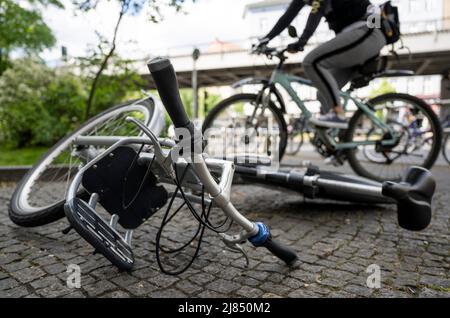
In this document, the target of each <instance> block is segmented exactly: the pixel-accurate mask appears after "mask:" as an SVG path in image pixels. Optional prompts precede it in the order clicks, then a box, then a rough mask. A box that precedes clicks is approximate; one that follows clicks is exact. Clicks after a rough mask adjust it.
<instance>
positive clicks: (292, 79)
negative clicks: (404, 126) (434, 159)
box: [263, 62, 397, 150]
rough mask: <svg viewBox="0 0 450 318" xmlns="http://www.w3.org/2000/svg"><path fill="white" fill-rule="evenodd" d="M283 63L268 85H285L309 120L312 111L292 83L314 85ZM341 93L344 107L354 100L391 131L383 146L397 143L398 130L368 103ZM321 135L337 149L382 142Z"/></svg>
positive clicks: (373, 118) (329, 144) (385, 129)
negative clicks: (381, 118)
mask: <svg viewBox="0 0 450 318" xmlns="http://www.w3.org/2000/svg"><path fill="white" fill-rule="evenodd" d="M282 65H283V63H282V62H280V64H279V65H278V67H277V68H276V69H275V70H274V71H273V73H272V75H271V77H270V80H269V83H268V86H269V87H273V88H272V89H273V90H276V88H275V86H276V84H279V85H280V86H281V87H283V88H284V89H285V90H286V92H287V93H288V94H289V96H290V97H291V98H292V100H293V101H294V103H295V104H296V105H297V107H298V108H299V109H300V110H301V112H302V114H303V116H304V117H305V118H306V120H309V119H310V118H311V117H312V113H311V112H310V111H309V110H308V108H307V107H306V105H305V103H304V102H303V100H302V99H301V98H300V96H299V95H298V94H297V92H296V91H295V89H294V88H293V87H292V83H299V84H301V85H305V86H309V87H314V86H313V84H312V82H311V81H310V80H308V79H306V78H303V77H300V76H295V75H290V74H287V73H285V72H284V71H283V70H282ZM263 91H264V89H263ZM340 95H341V97H342V98H343V100H344V104H343V106H344V109H346V107H347V106H348V103H349V102H350V101H353V103H354V104H355V105H356V106H357V107H358V108H359V109H361V110H362V111H363V112H364V113H365V114H366V115H367V117H368V118H369V119H370V120H371V121H372V122H373V123H374V124H375V125H376V126H377V127H379V128H381V129H382V131H383V132H384V133H390V135H391V136H393V138H391V139H386V140H381V145H383V146H392V145H395V143H396V142H397V134H396V132H395V131H394V130H393V129H392V127H390V126H389V125H386V124H385V123H384V122H382V121H381V120H380V119H379V118H378V117H377V116H376V115H375V113H374V112H373V111H372V110H371V109H370V107H369V106H368V105H367V104H365V103H363V102H362V101H360V100H359V99H357V98H354V97H353V96H352V95H351V93H350V92H341V93H340ZM321 136H322V137H323V138H324V139H325V140H324V141H325V142H326V143H327V146H330V147H332V148H333V149H335V150H345V149H354V148H356V147H358V146H367V145H375V144H378V143H379V142H380V141H377V140H366V141H352V142H344V143H338V142H336V140H335V139H334V138H332V137H330V136H329V135H328V134H326V133H323V134H321Z"/></svg>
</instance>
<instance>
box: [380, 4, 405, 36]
mask: <svg viewBox="0 0 450 318" xmlns="http://www.w3.org/2000/svg"><path fill="white" fill-rule="evenodd" d="M380 9H381V30H382V31H383V33H384V35H385V37H386V42H387V44H394V43H396V42H397V41H398V40H400V36H401V32H400V19H399V14H398V8H397V7H396V6H393V5H392V3H391V1H387V2H385V3H383V4H382V5H381V6H380Z"/></svg>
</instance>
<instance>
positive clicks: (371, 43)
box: [258, 0, 386, 129]
mask: <svg viewBox="0 0 450 318" xmlns="http://www.w3.org/2000/svg"><path fill="white" fill-rule="evenodd" d="M306 5H309V6H311V13H310V14H309V17H308V20H307V23H306V27H305V29H304V31H303V34H302V35H301V36H300V38H299V39H298V41H296V42H295V43H291V44H289V46H288V51H289V52H291V53H294V52H298V51H302V50H303V48H304V46H305V45H306V43H307V42H308V40H309V39H310V37H311V36H312V35H313V33H314V32H315V30H316V29H317V27H318V26H319V23H320V21H321V20H322V18H323V17H325V19H326V21H327V22H328V24H329V27H330V29H331V30H333V31H334V32H335V33H336V37H335V38H333V39H332V40H330V41H328V42H326V43H324V44H322V45H320V46H318V47H317V48H315V49H314V50H312V51H311V52H310V53H309V54H308V55H307V56H306V57H305V59H304V60H303V68H304V70H305V73H306V75H307V76H308V77H309V79H310V80H311V81H312V82H313V84H314V86H315V87H316V88H317V89H318V98H319V100H320V101H321V104H322V114H324V115H322V116H320V117H318V118H315V119H311V122H312V123H313V124H315V125H316V126H319V127H329V128H340V129H347V128H348V124H347V121H346V120H345V118H344V110H343V108H342V105H341V101H340V98H339V91H340V89H341V88H342V87H343V86H345V84H347V83H348V81H349V80H350V79H351V77H352V75H353V73H354V71H355V70H356V69H357V67H358V66H360V65H362V64H364V63H365V62H366V61H368V60H370V59H371V58H374V57H376V56H378V54H379V53H380V51H381V49H382V48H383V47H384V46H385V45H386V38H385V35H384V33H383V32H382V31H381V30H380V29H377V28H374V27H369V23H367V21H368V18H369V17H373V15H374V14H376V10H375V9H376V7H375V6H374V5H373V4H371V2H370V1H369V0H293V1H292V2H291V4H290V5H289V7H288V9H287V11H286V12H285V13H284V14H283V16H282V17H281V18H280V19H279V20H278V22H277V23H276V24H275V26H274V27H273V29H272V30H271V31H270V32H269V33H268V34H267V35H266V36H265V37H263V38H261V39H260V40H259V44H258V46H259V47H262V46H265V45H267V44H268V43H269V42H270V41H271V40H272V39H273V38H275V37H276V36H278V35H279V34H280V33H281V32H282V31H283V30H284V29H286V28H287V27H288V26H289V25H290V24H291V22H292V21H293V20H294V18H295V17H296V16H297V14H298V13H299V12H300V10H301V9H302V8H303V7H304V6H306Z"/></svg>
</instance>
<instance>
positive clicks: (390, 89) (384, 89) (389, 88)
mask: <svg viewBox="0 0 450 318" xmlns="http://www.w3.org/2000/svg"><path fill="white" fill-rule="evenodd" d="M395 92H396V90H395V87H394V86H393V85H392V84H391V83H389V81H388V80H387V79H383V80H382V81H381V83H380V85H379V86H378V87H377V88H375V89H373V90H372V91H371V92H370V94H369V98H374V97H376V96H380V95H383V94H387V93H395Z"/></svg>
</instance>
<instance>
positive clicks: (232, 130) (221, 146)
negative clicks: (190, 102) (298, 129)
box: [202, 94, 287, 161]
mask: <svg viewBox="0 0 450 318" xmlns="http://www.w3.org/2000/svg"><path fill="white" fill-rule="evenodd" d="M202 129H203V133H205V136H206V137H207V138H208V143H207V144H208V151H207V152H208V154H210V155H211V156H214V157H220V158H230V157H232V156H234V155H238V154H249V153H251V154H255V155H260V156H269V157H271V159H272V160H273V161H275V160H281V158H282V157H283V155H284V153H285V151H286V144H287V126H286V122H285V120H284V117H283V113H282V112H281V110H280V109H279V108H278V107H277V106H276V105H275V103H274V102H273V101H271V100H270V101H269V102H268V105H267V106H263V105H262V104H261V103H260V102H259V101H258V95H255V94H237V95H234V96H231V97H229V98H227V99H225V100H223V101H221V102H220V103H219V104H217V105H216V106H215V107H214V108H213V109H212V110H211V111H210V112H209V114H208V116H206V118H205V121H204V123H203V128H202Z"/></svg>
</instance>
